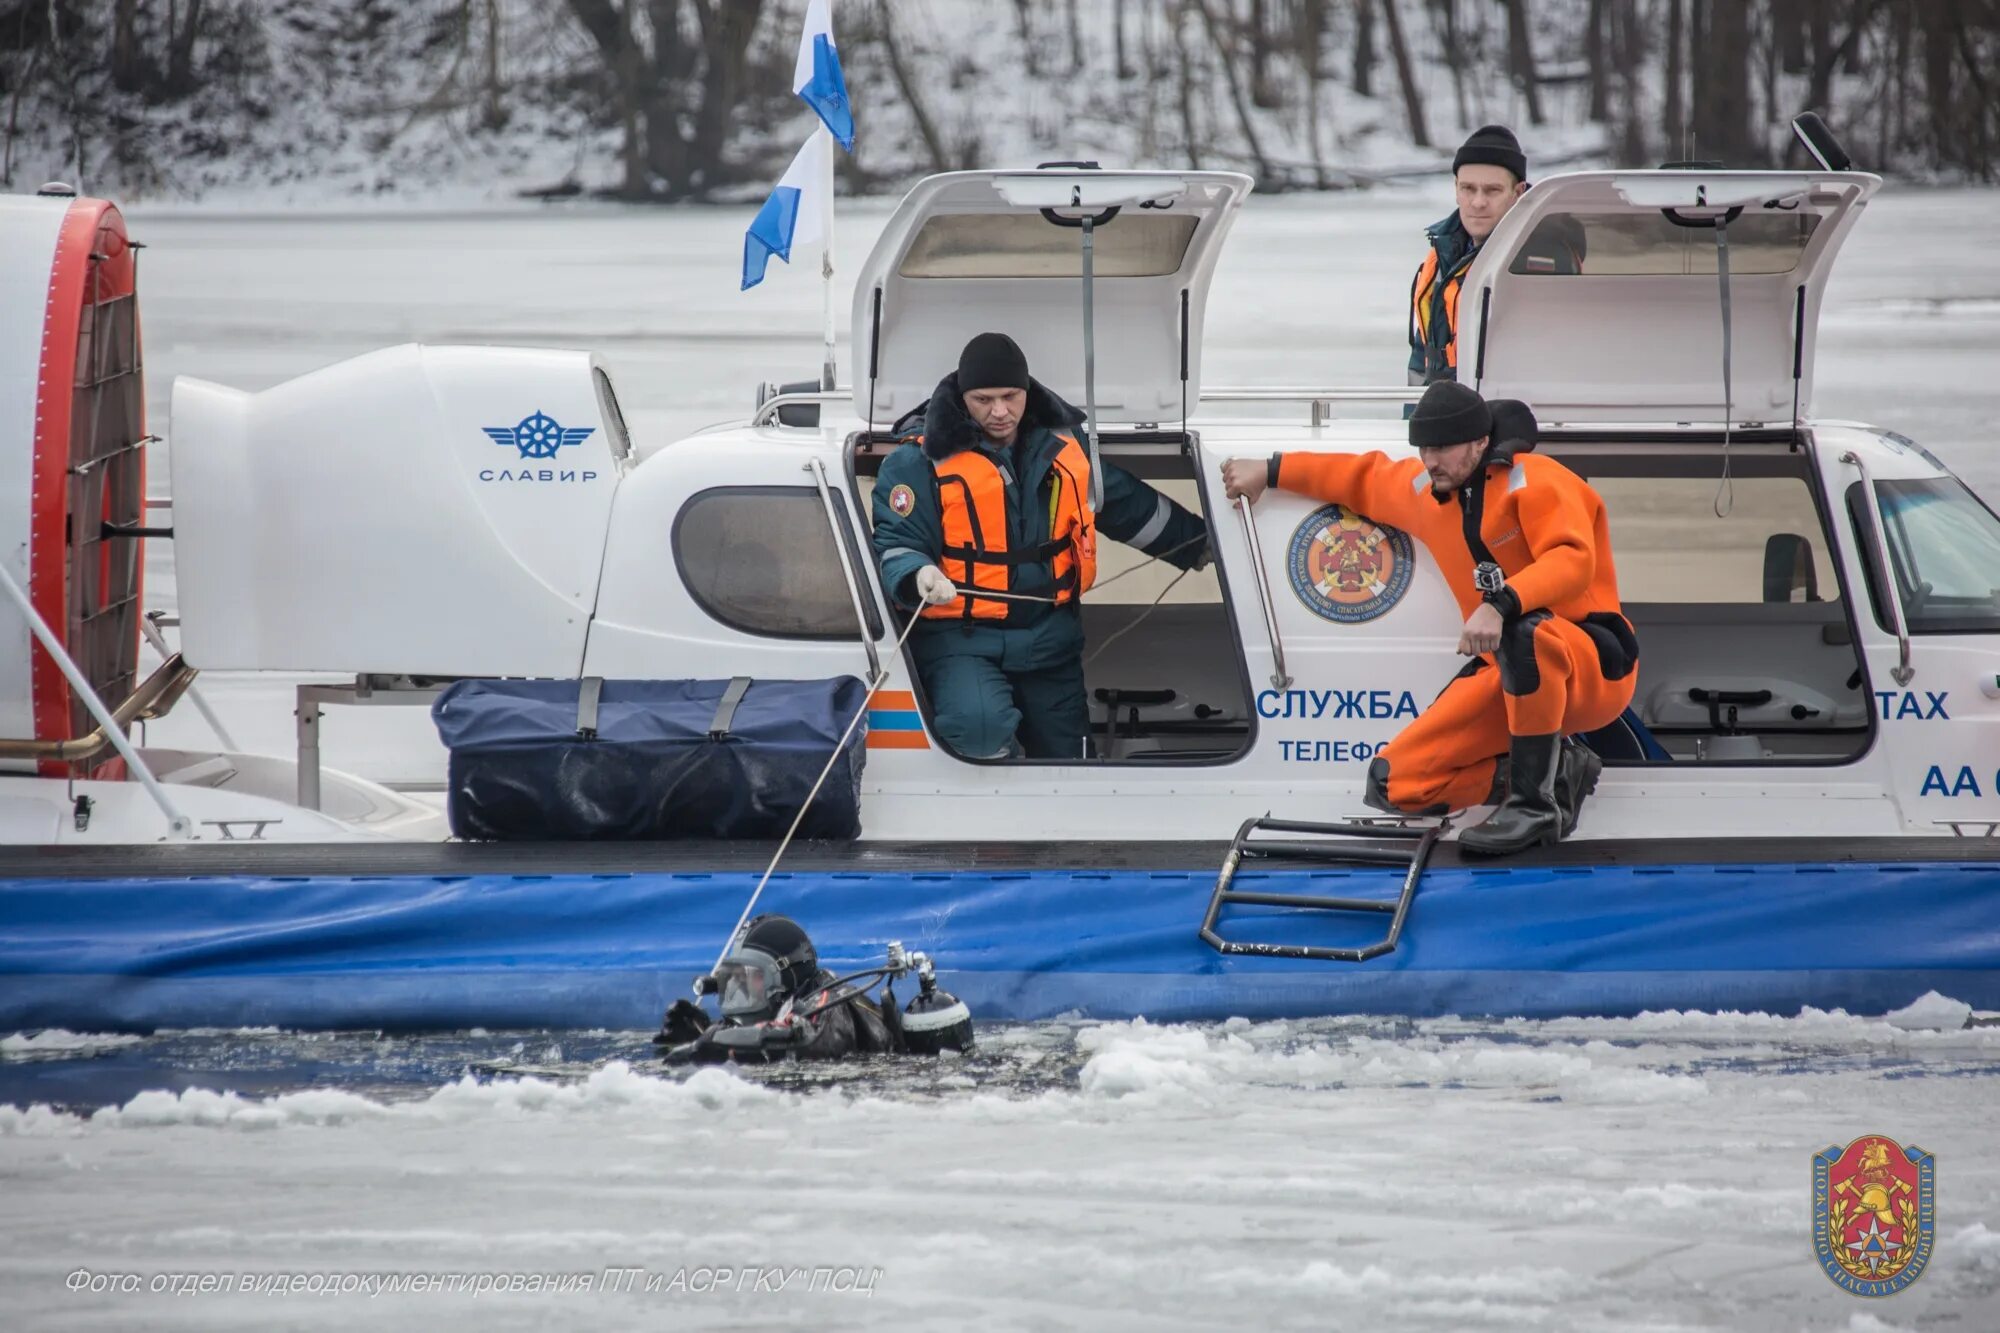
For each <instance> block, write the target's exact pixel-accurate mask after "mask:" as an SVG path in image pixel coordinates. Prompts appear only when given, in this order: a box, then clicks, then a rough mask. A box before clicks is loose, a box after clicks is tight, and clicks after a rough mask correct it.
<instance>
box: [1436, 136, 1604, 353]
mask: <svg viewBox="0 0 2000 1333" xmlns="http://www.w3.org/2000/svg"><path fill="white" fill-rule="evenodd" d="M1451 178H1452V183H1453V186H1454V189H1455V191H1456V193H1457V198H1458V207H1457V208H1456V209H1454V210H1453V211H1452V215H1451V216H1450V217H1448V218H1445V219H1444V220H1442V221H1440V222H1435V223H1432V224H1431V226H1430V229H1429V230H1428V231H1427V232H1426V233H1425V235H1426V237H1427V238H1428V239H1429V241H1430V245H1431V248H1430V253H1429V254H1427V255H1425V256H1424V262H1423V263H1421V264H1419V265H1418V266H1417V276H1416V278H1415V279H1414V280H1413V281H1412V282H1411V283H1410V383H1412V384H1430V383H1432V382H1434V381H1436V380H1455V379H1457V378H1458V292H1459V288H1460V286H1462V285H1463V284H1464V282H1465V272H1466V270H1467V269H1469V268H1471V267H1472V261H1473V260H1474V259H1477V258H1478V257H1479V248H1480V247H1481V246H1483V245H1484V244H1486V238H1487V237H1488V236H1491V235H1492V234H1493V229H1494V228H1495V227H1497V226H1499V225H1500V219H1502V218H1504V217H1506V216H1507V211H1508V210H1509V209H1511V208H1513V207H1514V205H1515V203H1516V202H1517V201H1518V200H1519V199H1520V198H1521V196H1522V195H1524V194H1526V193H1527V192H1528V155H1527V154H1526V153H1523V152H1522V151H1521V144H1520V141H1519V140H1517V139H1516V138H1515V137H1514V132H1513V131H1512V130H1510V129H1508V128H1507V127H1506V126H1505V125H1482V126H1481V127H1480V128H1479V129H1477V130H1475V131H1473V134H1472V137H1471V138H1469V139H1467V140H1466V141H1465V143H1464V144H1463V145H1461V146H1460V147H1459V150H1458V152H1457V154H1456V155H1455V156H1453V158H1452V160H1451ZM1552 221H1555V220H1552ZM1565 222H1566V220H1565ZM1582 248H1583V237H1582V233H1581V231H1580V230H1579V229H1578V228H1576V227H1575V226H1574V225H1573V224H1568V225H1565V224H1564V223H1558V225H1556V226H1553V227H1551V228H1550V229H1549V234H1548V236H1546V237H1544V236H1543V235H1542V229H1541V228H1537V234H1536V236H1535V237H1534V238H1533V239H1531V240H1530V242H1529V261H1528V262H1529V264H1530V265H1531V267H1530V269H1529V271H1530V272H1534V273H1547V274H1574V273H1577V272H1579V271H1580V269H1581V266H1582V262H1583V255H1582Z"/></svg>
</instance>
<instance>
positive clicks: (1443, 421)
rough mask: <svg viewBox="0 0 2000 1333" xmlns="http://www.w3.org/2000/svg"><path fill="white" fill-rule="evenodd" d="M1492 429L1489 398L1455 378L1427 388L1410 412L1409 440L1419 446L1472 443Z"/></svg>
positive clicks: (1491, 431)
mask: <svg viewBox="0 0 2000 1333" xmlns="http://www.w3.org/2000/svg"><path fill="white" fill-rule="evenodd" d="M1492 433H1493V412H1492V410H1491V409H1490V408H1488V407H1487V406H1486V400H1485V399H1484V398H1481V397H1480V396H1479V395H1478V394H1477V393H1474V392H1473V391H1472V390H1471V389H1468V388H1466V387H1465V386H1464V385H1463V384H1460V383H1458V382H1457V381H1456V380H1439V381H1438V382H1437V383H1436V384H1433V385H1431V387H1430V388H1428V389H1425V390H1424V396H1423V397H1422V398H1420V399H1418V400H1417V410H1416V411H1415V412H1413V413H1411V414H1410V443H1411V444H1413V445H1415V446H1416V447H1417V448H1419V449H1444V448H1449V447H1450V446H1452V445H1454V444H1470V443H1472V442H1473V441H1474V440H1483V439H1485V438H1486V437H1487V436H1489V435H1491V434H1492Z"/></svg>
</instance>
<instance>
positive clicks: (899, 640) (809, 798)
mask: <svg viewBox="0 0 2000 1333" xmlns="http://www.w3.org/2000/svg"><path fill="white" fill-rule="evenodd" d="M1207 540H1208V534H1207V533H1206V532H1204V533H1202V534H1201V535H1200V536H1197V537H1190V538H1189V539H1188V540H1186V541H1184V542H1180V543H1178V544H1177V545H1174V546H1170V547H1168V548H1167V549H1166V550H1164V551H1161V552H1160V553H1159V554H1157V555H1152V556H1148V557H1147V558H1146V559H1144V560H1142V561H1140V562H1139V563H1138V564H1136V565H1134V566H1132V567H1131V568H1130V569H1126V570H1121V571H1119V572H1118V573H1116V574H1113V575H1112V576H1111V577H1110V578H1108V579H1106V580H1104V582H1103V583H1100V584H1097V585H1096V586H1097V587H1100V588H1102V587H1106V586H1108V585H1110V584H1113V583H1116V582H1117V581H1118V580H1119V579H1122V578H1124V577H1125V576H1126V575H1127V574H1136V573H1138V572H1139V571H1140V570H1142V569H1144V568H1145V567H1146V566H1147V565H1150V564H1152V563H1153V562H1154V561H1156V560H1161V559H1164V558H1166V557H1167V556H1170V555H1172V554H1173V553H1174V552H1176V551H1180V550H1184V549H1186V548H1187V547H1189V546H1192V545H1194V544H1195V543H1196V542H1205V541H1207ZM1188 572H1189V571H1187V570H1185V569H1184V570H1182V571H1181V572H1180V573H1179V574H1177V575H1175V576H1174V578H1173V580H1172V581H1171V582H1169V583H1168V584H1167V586H1166V587H1164V588H1162V589H1161V590H1160V595H1159V597H1155V598H1154V599H1153V603H1152V606H1148V607H1147V608H1146V610H1145V611H1143V612H1141V613H1140V615H1139V616H1138V618H1137V619H1135V620H1133V622H1132V623H1131V624H1130V625H1127V626H1126V627H1125V628H1124V629H1121V630H1119V631H1118V633H1117V634H1113V635H1112V636H1111V637H1110V638H1108V639H1106V640H1105V641H1104V643H1103V644H1102V645H1101V646H1100V647H1099V648H1098V650H1097V651H1098V652H1100V653H1101V652H1103V651H1104V649H1105V648H1108V647H1110V646H1111V644H1112V643H1114V642H1116V641H1117V639H1118V637H1119V635H1122V634H1125V633H1127V632H1129V631H1130V630H1132V629H1133V628H1135V627H1136V626H1137V625H1138V624H1139V622H1140V621H1142V620H1144V619H1145V618H1146V617H1147V616H1148V615H1150V614H1152V611H1153V608H1154V607H1157V606H1158V605H1159V604H1160V601H1161V599H1162V598H1164V597H1165V596H1166V595H1167V594H1168V593H1169V592H1172V591H1173V588H1174V584H1176V583H1179V582H1180V581H1181V580H1182V579H1184V578H1186V577H1187V576H1188ZM974 595H975V596H978V597H1004V598H1007V599H1009V600H1012V601H1020V602H1049V603H1054V601H1055V598H1053V597H1031V596H1028V595H1025V594H1022V593H993V592H986V591H982V590H974ZM922 619H923V617H922V616H920V615H912V616H911V617H910V620H909V623H908V624H906V625H904V626H903V632H902V633H901V634H898V635H897V636H896V646H895V647H894V648H892V649H890V650H889V653H888V655H887V657H886V658H885V659H884V660H885V662H886V663H887V665H884V666H881V667H878V668H877V669H876V672H875V679H874V680H872V681H870V682H869V683H868V693H867V694H866V695H864V696H863V697H862V700H861V707H860V708H858V709H856V710H855V713H854V717H853V718H852V719H851V720H850V721H849V722H848V724H847V730H845V731H843V732H841V733H840V739H839V740H838V741H837V742H835V743H834V747H833V753H832V754H830V755H828V756H827V760H826V767H824V768H822V769H821V770H820V771H819V777H817V778H816V779H814V780H813V785H812V790H811V791H809V792H807V793H806V799H805V800H804V801H803V802H802V803H801V804H800V805H799V812H798V813H797V814H796V815H793V816H792V826H791V827H790V828H788V829H786V830H785V836H784V837H783V838H782V839H780V840H779V842H778V850H777V851H775V852H773V853H771V861H770V864H769V865H766V866H765V867H764V873H763V874H762V875H760V876H758V879H757V887H756V888H754V889H752V890H751V891H750V901H749V902H747V903H745V904H743V911H742V914H741V915H739V916H738V917H737V918H736V924H735V925H734V926H731V927H730V928H729V934H728V936H727V937H726V938H725V939H724V940H723V942H722V952H720V953H718V954H716V956H715V963H714V965H713V966H711V967H710V968H709V969H708V970H709V972H710V973H711V974H712V973H713V972H714V971H715V969H716V968H718V967H721V966H722V962H723V960H724V959H725V958H727V957H729V949H730V946H731V945H733V944H734V943H736V936H737V933H738V932H739V931H741V930H742V929H743V923H744V922H746V921H748V920H749V919H750V913H751V912H753V911H755V910H756V908H757V900H758V899H759V898H761V897H762V896H763V894H764V886H765V885H766V884H769V883H770V882H771V876H772V875H774V874H776V873H777V869H778V863H779V862H780V861H782V860H784V858H785V853H786V851H788V850H789V849H790V848H791V845H792V839H793V838H795V837H797V836H798V832H799V825H800V824H802V823H804V822H805V817H806V811H808V810H810V809H811V808H812V803H813V801H814V800H815V799H817V798H818V796H819V792H820V788H821V787H824V786H825V785H826V779H827V776H828V775H829V774H831V773H832V772H833V766H834V765H835V764H836V763H839V762H840V755H841V752H842V751H843V750H845V749H846V748H847V742H848V741H849V740H851V739H853V736H854V729H855V728H856V727H858V726H860V725H861V720H862V719H863V718H865V717H867V716H868V705H869V704H871V703H873V702H874V701H875V695H876V694H877V692H879V691H880V690H881V688H882V687H883V686H884V685H886V684H888V682H889V672H890V670H891V668H892V667H893V666H894V665H895V664H896V663H897V662H900V661H901V660H902V657H903V645H904V644H905V643H907V642H908V641H909V638H910V631H911V630H913V629H915V628H916V627H917V622H918V621H920V620H922ZM1096 655H1097V654H1096V653H1092V654H1091V658H1092V659H1094V658H1095V657H1096ZM1085 665H1089V661H1088V660H1086V662H1085Z"/></svg>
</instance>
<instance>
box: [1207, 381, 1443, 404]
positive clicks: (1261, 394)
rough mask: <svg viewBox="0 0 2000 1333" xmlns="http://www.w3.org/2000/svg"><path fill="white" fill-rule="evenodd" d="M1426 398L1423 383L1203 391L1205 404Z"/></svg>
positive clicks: (1240, 387) (1380, 400)
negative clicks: (1328, 387) (1333, 387)
mask: <svg viewBox="0 0 2000 1333" xmlns="http://www.w3.org/2000/svg"><path fill="white" fill-rule="evenodd" d="M1423 396H1424V386H1423V385H1421V384H1360V385H1354V386H1351V387H1348V388H1338V389H1314V388H1301V387H1298V386H1295V385H1293V386H1288V385H1274V386H1271V387H1268V388H1267V387H1264V386H1261V385H1245V386H1225V387H1222V388H1215V389H1203V390H1202V391H1201V401H1202V402H1204V403H1310V402H1322V403H1414V402H1416V401H1417V400H1418V399H1419V398H1421V397H1423Z"/></svg>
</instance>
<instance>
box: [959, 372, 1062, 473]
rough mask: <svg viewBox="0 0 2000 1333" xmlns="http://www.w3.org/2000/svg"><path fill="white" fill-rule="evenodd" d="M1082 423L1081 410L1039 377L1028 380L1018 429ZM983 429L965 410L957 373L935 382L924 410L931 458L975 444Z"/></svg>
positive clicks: (982, 435) (1060, 427)
mask: <svg viewBox="0 0 2000 1333" xmlns="http://www.w3.org/2000/svg"><path fill="white" fill-rule="evenodd" d="M1082 424H1083V413H1082V412H1081V411H1079V410H1078V409H1076V408H1074V407H1072V406H1070V405H1069V404H1068V403H1066V402H1064V401H1063V400H1062V399H1061V398H1060V397H1058V396H1057V395H1056V393H1055V391H1054V390H1052V389H1050V388H1049V387H1048V386H1047V385H1045V384H1043V383H1042V382H1041V381H1040V380H1037V379H1030V380H1029V381H1028V406H1027V410H1026V411H1024V412H1022V414H1021V429H1022V430H1023V431H1030V430H1034V429H1036V428H1038V427H1044V426H1046V427H1047V428H1049V429H1050V430H1071V431H1073V430H1075V429H1076V428H1077V427H1078V426H1080V425H1082ZM984 438H985V432H984V431H982V430H980V429H979V425H978V423H977V422H975V421H974V420H973V419H972V414H971V413H969V412H967V411H966V410H965V395H964V394H963V393H961V392H959V388H958V372H957V371H953V372H952V373H951V374H949V375H947V376H945V377H944V378H943V379H941V380H939V381H938V386H937V389H936V390H935V391H934V392H932V394H931V404H930V406H929V407H928V408H926V409H925V410H924V453H925V454H926V455H928V456H929V457H930V458H931V459H932V460H933V461H941V460H943V459H946V458H950V457H951V456H952V455H953V454H957V453H963V452H965V451H966V450H967V449H970V448H973V447H974V446H976V445H977V444H978V443H979V442H980V441H981V440H982V439H984Z"/></svg>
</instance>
